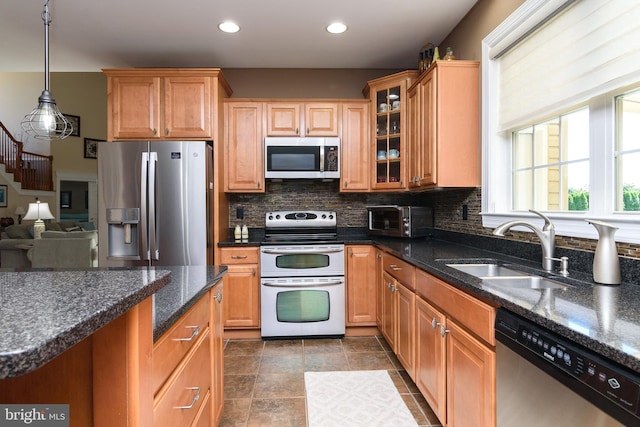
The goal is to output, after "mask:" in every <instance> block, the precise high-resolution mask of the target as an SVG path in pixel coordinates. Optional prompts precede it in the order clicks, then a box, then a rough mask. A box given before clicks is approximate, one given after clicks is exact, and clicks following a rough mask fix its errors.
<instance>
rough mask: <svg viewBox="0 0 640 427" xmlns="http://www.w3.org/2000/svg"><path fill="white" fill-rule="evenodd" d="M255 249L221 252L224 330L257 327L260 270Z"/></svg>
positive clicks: (256, 249) (258, 320) (235, 248)
mask: <svg viewBox="0 0 640 427" xmlns="http://www.w3.org/2000/svg"><path fill="white" fill-rule="evenodd" d="M259 249H260V248H258V247H229V248H221V251H220V256H221V259H220V264H222V265H226V266H227V268H228V270H227V274H226V276H225V304H224V307H225V309H224V327H225V328H226V329H231V328H259V327H260V266H259V257H260V253H259Z"/></svg>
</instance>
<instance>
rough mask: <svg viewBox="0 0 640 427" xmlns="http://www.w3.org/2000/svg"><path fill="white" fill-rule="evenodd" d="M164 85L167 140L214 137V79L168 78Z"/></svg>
mask: <svg viewBox="0 0 640 427" xmlns="http://www.w3.org/2000/svg"><path fill="white" fill-rule="evenodd" d="M163 81H164V129H162V136H164V137H168V138H171V137H182V138H210V137H211V122H212V120H211V104H212V102H211V78H210V77H167V78H165V79H163Z"/></svg>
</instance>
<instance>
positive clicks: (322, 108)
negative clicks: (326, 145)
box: [266, 102, 338, 136]
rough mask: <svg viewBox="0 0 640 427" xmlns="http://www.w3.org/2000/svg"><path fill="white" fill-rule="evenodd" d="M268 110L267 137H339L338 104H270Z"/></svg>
mask: <svg viewBox="0 0 640 427" xmlns="http://www.w3.org/2000/svg"><path fill="white" fill-rule="evenodd" d="M266 108H267V136H338V104H337V103H333V102H316V103H314V102H311V103H299V102H269V103H267V106H266ZM303 113H304V114H303Z"/></svg>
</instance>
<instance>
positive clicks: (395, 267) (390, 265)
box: [389, 264, 402, 271]
mask: <svg viewBox="0 0 640 427" xmlns="http://www.w3.org/2000/svg"><path fill="white" fill-rule="evenodd" d="M389 268H390V269H392V270H393V271H398V270H402V268H400V267H398V266H397V265H395V264H389Z"/></svg>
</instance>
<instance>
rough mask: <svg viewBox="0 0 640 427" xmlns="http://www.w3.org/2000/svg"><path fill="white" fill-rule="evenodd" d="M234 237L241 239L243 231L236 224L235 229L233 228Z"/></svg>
mask: <svg viewBox="0 0 640 427" xmlns="http://www.w3.org/2000/svg"><path fill="white" fill-rule="evenodd" d="M233 237H234V238H235V239H236V241H240V238H241V237H242V231H241V230H240V226H239V225H236V228H235V230H233Z"/></svg>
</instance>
